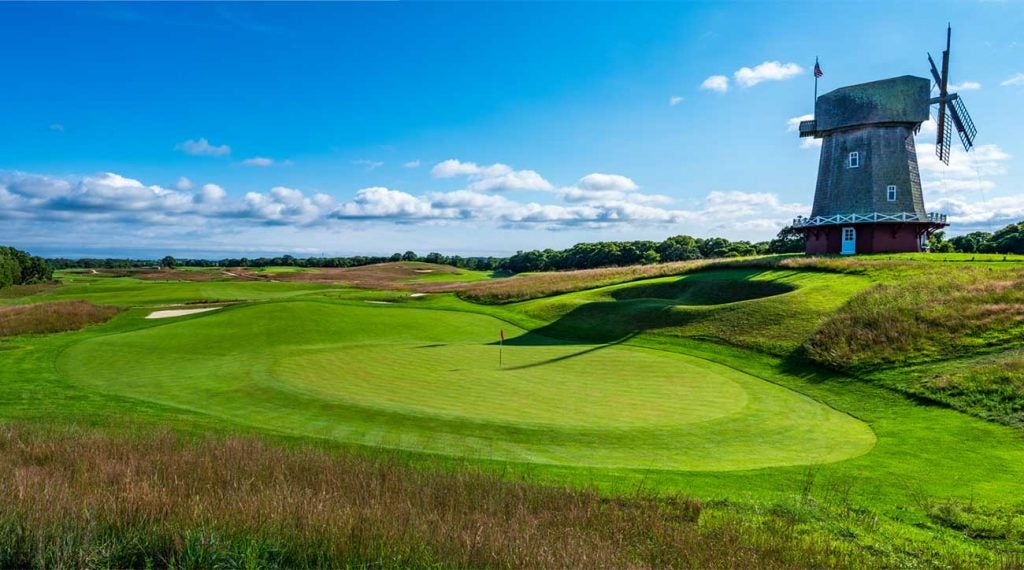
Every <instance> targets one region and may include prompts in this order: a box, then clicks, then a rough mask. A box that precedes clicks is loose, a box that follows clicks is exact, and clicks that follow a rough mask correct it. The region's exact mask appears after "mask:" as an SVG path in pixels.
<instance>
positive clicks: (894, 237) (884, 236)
mask: <svg viewBox="0 0 1024 570" xmlns="http://www.w3.org/2000/svg"><path fill="white" fill-rule="evenodd" d="M943 225H944V224H943ZM939 227H942V225H939V224H934V223H916V224H915V223H867V224H846V225H828V226H817V227H809V228H800V229H799V231H800V232H801V233H803V234H804V235H806V236H807V250H806V251H807V254H808V255H822V254H839V253H842V247H843V228H853V229H854V231H855V232H856V236H855V243H856V251H855V253H897V252H908V251H909V252H915V251H923V248H922V247H921V239H922V237H921V236H924V235H929V234H930V233H931V232H932V231H934V230H936V229H938V228H939Z"/></svg>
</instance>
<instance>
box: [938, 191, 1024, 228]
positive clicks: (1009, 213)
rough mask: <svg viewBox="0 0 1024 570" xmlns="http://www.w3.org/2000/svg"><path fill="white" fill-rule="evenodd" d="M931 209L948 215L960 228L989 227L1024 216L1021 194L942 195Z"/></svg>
mask: <svg viewBox="0 0 1024 570" xmlns="http://www.w3.org/2000/svg"><path fill="white" fill-rule="evenodd" d="M929 206H930V209H933V210H935V211H937V212H942V213H944V214H946V215H947V216H949V222H950V224H953V225H954V227H955V228H956V229H958V230H961V231H965V230H966V231H978V230H984V231H992V230H996V229H999V228H1002V227H1004V226H1006V225H1009V224H1011V223H1017V222H1019V221H1020V220H1021V219H1024V195H1022V194H1017V195H1014V196H1000V197H996V198H991V199H989V200H977V199H971V200H968V199H964V198H960V197H952V198H946V197H942V198H939V199H938V200H935V201H934V202H932V203H931V204H929Z"/></svg>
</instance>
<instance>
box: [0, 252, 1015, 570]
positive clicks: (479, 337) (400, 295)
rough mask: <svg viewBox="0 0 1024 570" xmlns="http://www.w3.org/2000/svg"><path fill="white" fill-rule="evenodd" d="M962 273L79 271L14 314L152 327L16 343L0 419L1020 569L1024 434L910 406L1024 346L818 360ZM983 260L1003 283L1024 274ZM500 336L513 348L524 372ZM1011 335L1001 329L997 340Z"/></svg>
mask: <svg viewBox="0 0 1024 570" xmlns="http://www.w3.org/2000/svg"><path fill="white" fill-rule="evenodd" d="M950 263H953V262H952V261H941V260H935V259H931V260H928V259H926V258H924V257H908V258H901V259H895V260H892V261H890V260H888V259H886V258H884V257H881V256H873V257H866V258H858V259H855V260H844V259H834V258H829V259H818V260H815V259H804V258H793V257H784V258H770V259H762V260H754V261H744V262H740V263H737V264H732V265H728V266H724V267H723V266H717V267H716V268H715V269H705V270H702V271H696V272H691V273H687V274H685V275H681V276H679V275H677V276H669V277H659V278H657V279H648V280H642V281H635V282H630V283H619V284H614V285H611V286H606V287H601V288H594V289H587V290H581V291H576V292H570V293H564V294H558V295H553V296H549V297H544V298H539V299H533V300H529V301H524V302H518V303H506V304H502V305H481V304H474V303H469V302H466V301H463V300H460V299H458V298H456V297H455V296H454V295H452V294H430V295H427V296H425V297H417V298H413V297H410V296H409V294H408V293H407V292H401V291H372V290H357V289H350V288H345V287H338V286H328V285H316V284H309V283H295V282H291V283H289V282H281V283H269V282H268V283H248V282H219V281H218V282H202V283H196V282H173V283H171V282H143V281H139V280H135V279H130V278H96V277H89V276H82V275H76V276H74V277H73V278H72V279H69V282H68V283H67V284H66V285H64V286H62V287H59V288H57V289H49V290H40V291H32V292H26V294H28V295H30V296H28V297H12V298H9V299H7V300H5V301H4V302H7V303H25V302H30V301H39V300H53V299H76V298H80V299H89V300H92V301H94V302H102V303H110V304H118V305H124V306H135V307H140V308H137V309H133V310H131V311H128V312H126V313H124V314H121V315H120V316H118V317H116V318H114V319H113V320H112V321H110V322H109V323H107V324H103V325H98V326H94V327H90V328H88V329H86V330H83V331H78V332H71V333H63V334H58V335H52V336H47V337H15V338H13V339H8V340H7V341H4V343H3V344H2V345H0V348H5V349H6V350H0V386H3V390H0V418H5V419H7V420H21V421H27V422H30V423H42V424H86V425H94V426H98V427H101V428H102V429H119V428H120V427H122V426H124V424H125V422H126V421H130V422H133V425H141V426H150V427H152V426H160V427H172V428H174V429H177V430H182V431H186V432H190V431H194V432H215V433H254V434H261V435H262V436H263V437H269V438H272V439H275V440H284V441H290V442H300V443H301V442H306V443H312V442H319V444H320V445H326V446H336V447H338V448H343V449H349V450H356V451H360V452H364V453H371V454H375V453H385V454H390V453H397V454H398V455H399V456H400V457H402V458H404V459H408V460H409V461H412V462H414V463H416V462H420V461H428V462H430V461H436V460H442V461H450V462H452V464H453V465H458V464H459V463H460V462H461V461H469V462H471V463H472V464H473V465H475V466H477V467H480V468H483V469H484V470H488V471H491V470H493V471H494V472H496V473H499V474H503V475H504V476H506V477H523V478H528V479H530V480H534V481H538V482H548V483H556V484H570V485H573V486H578V487H589V486H593V487H595V488H597V489H599V490H600V492H601V493H602V494H604V495H621V494H623V493H630V492H635V490H636V489H638V488H643V489H648V490H652V491H655V492H658V493H667V494H671V493H678V492H683V493H685V494H687V495H692V496H695V497H698V498H700V499H701V500H704V501H712V503H713V504H728V505H735V508H737V509H740V510H742V511H743V512H744V513H746V515H745V516H748V517H749V518H750V519H751V520H759V517H774V516H776V514H777V513H776V511H775V510H774V509H782V512H783V513H784V517H788V518H792V520H793V521H795V522H794V523H793V524H794V525H796V526H795V528H796V527H799V528H811V527H813V528H815V529H817V531H820V532H825V533H827V534H828V536H831V537H833V538H834V537H846V539H849V540H853V541H856V542H857V544H858V545H860V546H865V547H867V548H870V549H875V550H874V551H875V552H882V553H889V554H891V555H892V556H893V557H894V558H885V560H887V561H888V562H887V564H888V563H893V564H895V562H893V561H894V560H900V561H902V562H900V564H903V563H909V562H908V561H911V560H913V559H916V558H919V557H921V556H923V557H924V558H921V559H922V560H929V558H928V556H929V555H928V554H927V553H928V552H932V553H936V554H935V555H936V556H939V554H937V553H940V552H941V553H946V554H948V553H950V552H952V553H959V554H957V556H959V555H960V554H963V555H964V556H967V558H966V559H971V560H981V559H984V560H989V561H990V562H991V560H993V559H991V558H984V556H988V555H989V554H991V553H993V552H997V551H1001V550H1011V551H1012V550H1018V551H1019V550H1020V548H1021V545H1020V544H1019V538H1017V537H1018V536H1019V530H1018V527H1019V526H1020V525H1021V516H1022V515H1019V513H1020V508H1019V504H1018V502H1019V498H1018V497H1019V493H1018V492H1017V491H1018V490H1019V482H1020V481H1021V480H1024V435H1022V433H1021V431H1020V430H1019V429H1013V428H1010V427H1007V426H1004V425H999V424H997V423H994V422H990V421H984V420H983V419H979V418H978V417H973V416H972V415H969V414H967V413H963V412H961V411H957V409H952V408H951V407H949V406H948V405H934V404H933V403H934V402H942V400H941V398H937V397H934V395H931V396H930V395H929V394H927V393H925V392H915V391H914V390H911V389H907V388H906V385H907V383H918V384H920V383H921V382H926V381H931V382H938V379H941V378H942V377H943V376H942V375H946V377H945V379H944V380H943V381H942V382H945V386H947V387H948V386H959V387H960V388H962V389H964V391H965V392H971V391H973V392H975V393H976V392H978V390H979V387H988V388H989V389H990V391H993V392H994V391H998V390H1003V389H1004V387H1005V386H1006V385H1008V386H1010V387H1011V388H1012V389H1014V390H1016V389H1017V386H1019V384H1015V383H1014V382H1015V381H1016V378H1017V377H1016V376H1012V377H1011V378H1009V379H1007V378H1004V377H1003V376H1001V375H1003V374H1004V373H1007V374H1011V375H1013V374H1016V373H1017V372H1018V371H1019V367H1015V365H1013V364H1012V362H1010V361H1009V360H1006V359H1003V358H1002V357H1001V356H1000V353H999V352H998V351H999V350H1001V349H1003V348H1005V347H1007V346H1010V345H1011V344H1012V338H1010V337H1009V336H1007V337H1001V338H1000V339H996V340H994V341H993V342H990V343H989V344H987V345H986V348H985V350H984V351H982V352H979V353H977V354H968V355H967V356H966V357H964V358H961V359H953V360H945V361H923V362H922V363H919V364H916V365H915V366H913V367H907V366H903V365H901V364H899V363H895V364H890V365H887V366H888V367H887V368H885V369H884V370H881V369H880V370H876V371H869V372H864V371H858V370H853V371H852V372H853V373H854V374H855V375H850V374H845V373H837V372H834V371H829V370H826V369H824V368H818V367H815V366H814V365H812V364H811V363H809V362H808V361H807V360H806V358H805V357H804V356H803V351H804V348H803V345H804V343H805V342H806V341H807V339H808V338H811V337H812V336H814V335H815V333H816V332H817V331H819V330H821V329H822V327H824V326H826V325H827V324H828V323H829V322H830V321H831V320H832V319H833V318H835V317H836V315H840V316H841V315H843V314H846V313H845V311H850V310H851V309H850V305H848V304H849V303H851V299H856V298H858V296H859V295H869V294H870V293H866V292H869V291H872V290H874V289H872V287H873V286H876V287H877V286H882V287H890V286H892V285H893V284H894V283H898V282H899V281H900V280H901V279H902V280H905V281H907V282H908V283H914V282H916V281H915V280H917V279H921V278H928V276H929V275H932V274H940V275H941V274H943V272H946V271H947V270H946V269H945V268H946V267H947V266H948V264H950ZM963 263H964V265H961V266H957V267H958V268H965V267H966V268H973V267H977V270H978V271H981V272H983V273H984V275H989V274H991V275H993V276H998V275H999V274H1000V272H1001V271H1003V270H1002V269H999V268H1005V269H1006V270H1007V271H1010V270H1012V269H1013V266H1012V264H1004V263H1003V262H1002V261H1001V260H995V261H988V260H983V261H979V260H975V261H973V262H972V261H970V260H969V259H967V260H964V261H963ZM990 266H991V267H992V268H993V269H992V271H991V272H990V271H989V269H988V267H990ZM659 270H662V269H659ZM683 270H684V269H680V271H683ZM685 270H686V271H689V269H685ZM972 270H973V269H972ZM570 277H571V280H573V282H574V283H575V287H576V288H577V289H579V288H581V287H587V286H588V284H587V283H585V282H584V281H585V280H581V279H580V278H579V277H578V276H570ZM615 278H616V279H618V278H620V276H619V274H616V276H615ZM515 279H520V278H515ZM522 279H525V278H522ZM566 279H568V277H565V278H563V277H560V278H558V280H557V283H555V284H554V285H552V284H551V283H547V284H546V285H545V286H547V285H551V287H552V290H556V289H559V288H561V287H563V286H568V285H566V283H568V281H566ZM979 279H983V280H984V281H985V282H986V283H988V282H989V281H998V279H993V280H989V279H984V278H983V277H979ZM517 287H518V285H517ZM997 289H998V288H997ZM990 293H992V294H993V295H997V296H998V295H1003V294H1013V293H1012V292H1010V293H1006V291H995V290H993V291H991V292H990ZM504 294H505V293H502V295H504ZM519 294H524V295H527V297H529V296H530V295H532V293H530V292H528V291H526V290H525V289H523V290H522V291H520V290H519V289H517V290H516V292H515V295H519ZM951 294H953V297H954V298H958V299H959V298H960V297H956V294H955V292H951ZM986 294H988V293H986ZM942 298H943V297H941V296H940V297H936V298H935V299H937V301H936V302H939V303H941V299H942ZM979 298H980V297H979ZM225 299H237V300H245V301H247V302H246V303H244V304H239V305H236V306H232V307H228V308H224V309H221V310H218V311H215V312H211V313H206V314H201V315H194V316H188V317H181V318H177V319H169V320H158V321H151V320H150V321H148V320H145V319H143V317H144V316H145V315H146V314H147V313H148V312H149V310H151V307H155V306H159V305H165V304H172V303H186V302H190V301H196V300H203V301H211V300H225ZM366 301H376V302H379V301H385V302H388V303H390V304H388V305H378V304H369V303H367V302H366ZM963 301H964V302H965V303H966V302H968V301H969V299H964V300H963ZM982 301H984V302H987V301H985V299H984V298H983V299H982ZM958 302H960V301H958ZM922 306H923V307H926V308H927V307H929V305H928V303H927V302H924V303H923V305H922ZM498 329H504V330H505V332H506V334H507V336H508V340H507V342H506V344H505V347H504V358H505V367H504V368H503V369H498V367H497V347H496V346H495V345H494V343H495V341H496V340H497V338H496V337H497V331H498ZM1006 330H1009V329H1007V328H1006V327H1003V326H1002V325H998V324H997V325H996V326H994V328H993V334H1002V333H1004V332H1006ZM990 340H992V339H990ZM979 370H980V371H982V372H984V373H985V374H987V376H978V375H977V374H976V373H977V372H978V371H979ZM986 378H987V380H985V379H986ZM937 385H938V384H937ZM997 386H998V387H997ZM892 388H895V390H893V389H892ZM1004 391H1005V390H1004ZM999 394H1000V395H999V396H998V397H999V398H1001V399H1002V400H1003V401H1004V402H1006V403H1007V404H1006V405H1011V406H1012V405H1016V404H1015V403H1016V402H1019V401H1020V400H1018V399H1016V397H1015V396H1014V395H1013V394H1009V395H1007V394H1004V393H1003V392H999ZM926 398H927V399H926ZM963 401H964V400H956V401H955V402H953V401H947V402H945V403H946V404H949V405H958V404H957V403H958V402H963ZM951 402H952V404H951ZM959 409H962V410H964V411H966V412H970V413H973V414H976V415H978V416H983V417H989V416H985V415H984V414H983V413H980V412H979V411H978V410H976V409H970V408H969V407H960V408H959ZM992 419H998V418H995V417H992ZM1000 421H1001V420H1000ZM794 501H798V505H797V506H794ZM779 505H789V506H785V507H780V506H779ZM815 505H819V506H818V507H815ZM708 512H713V511H708ZM773 513H776V514H773ZM1000 513H1003V514H1005V516H1002V515H1000ZM1013 513H1018V514H1013ZM708 516H709V517H710V516H713V515H708ZM703 520H704V519H702V521H703ZM1000 525H1002V526H1000ZM997 527H998V528H997ZM993 528H995V530H993ZM817 531H816V532H817ZM1000 533H1001V534H1000ZM971 537H977V539H975V538H971ZM984 537H988V538H984ZM982 538H984V540H982ZM922 544H925V545H928V546H922ZM911 552H912V553H915V554H913V555H910V554H907V553H911ZM981 553H988V554H984V556H983V555H982V554H981ZM889 554H886V555H885V556H889ZM904 556H907V558H904ZM942 556H945V554H942ZM974 556H982V558H972V557H974ZM940 558H941V557H940ZM940 558H934V559H932V560H939V559H940ZM941 559H943V560H947V559H946V558H941ZM925 564H926V565H927V563H925Z"/></svg>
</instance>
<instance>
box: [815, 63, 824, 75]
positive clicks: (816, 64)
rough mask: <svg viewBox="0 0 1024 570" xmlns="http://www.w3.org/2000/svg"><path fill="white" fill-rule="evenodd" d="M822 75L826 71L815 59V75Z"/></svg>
mask: <svg viewBox="0 0 1024 570" xmlns="http://www.w3.org/2000/svg"><path fill="white" fill-rule="evenodd" d="M822 75H825V73H824V72H822V71H821V66H820V65H818V62H817V61H815V62H814V76H815V77H821V76H822Z"/></svg>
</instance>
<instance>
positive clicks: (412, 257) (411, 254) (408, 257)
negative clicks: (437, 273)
mask: <svg viewBox="0 0 1024 570" xmlns="http://www.w3.org/2000/svg"><path fill="white" fill-rule="evenodd" d="M418 259H419V256H418V255H416V252H415V251H407V252H405V253H403V254H402V261H416V260H418Z"/></svg>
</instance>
